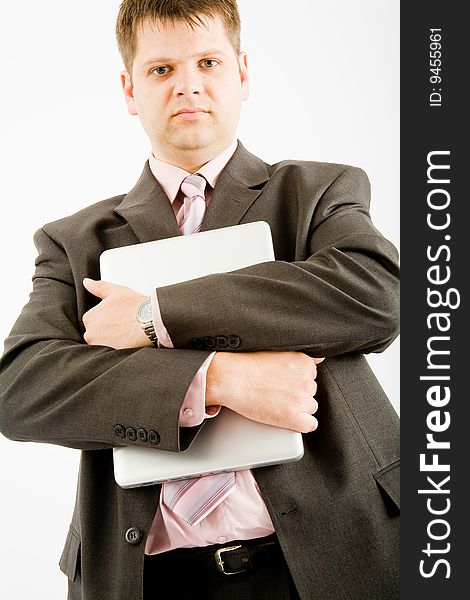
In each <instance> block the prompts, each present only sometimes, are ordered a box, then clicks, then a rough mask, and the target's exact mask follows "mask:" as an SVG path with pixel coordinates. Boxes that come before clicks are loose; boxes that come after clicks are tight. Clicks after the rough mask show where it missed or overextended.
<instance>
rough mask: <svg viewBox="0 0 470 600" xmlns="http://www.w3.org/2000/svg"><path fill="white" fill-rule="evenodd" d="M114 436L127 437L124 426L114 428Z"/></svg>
mask: <svg viewBox="0 0 470 600" xmlns="http://www.w3.org/2000/svg"><path fill="white" fill-rule="evenodd" d="M114 435H115V436H117V437H120V438H123V437H126V430H125V429H124V427H123V426H122V425H115V426H114Z"/></svg>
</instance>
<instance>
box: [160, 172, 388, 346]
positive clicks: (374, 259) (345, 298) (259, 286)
mask: <svg viewBox="0 0 470 600" xmlns="http://www.w3.org/2000/svg"><path fill="white" fill-rule="evenodd" d="M369 201H370V186H369V181H368V178H367V176H366V174H365V173H364V172H363V171H362V170H361V169H357V168H354V167H348V168H346V170H344V171H343V172H342V173H341V174H340V175H339V176H338V177H337V178H336V180H334V181H333V182H332V183H331V185H329V187H327V189H326V190H325V191H324V192H323V193H322V194H321V195H320V197H319V198H315V199H313V200H311V201H308V199H307V202H306V203H305V202H304V205H305V208H303V209H302V208H301V209H300V210H303V211H304V214H303V215H301V218H300V219H299V222H301V223H302V222H303V221H304V220H305V221H306V223H307V227H308V231H306V233H305V234H304V235H303V238H302V233H301V232H300V229H299V239H302V241H301V242H300V243H299V246H301V253H305V255H306V256H305V258H304V259H302V260H295V261H293V262H286V261H280V260H277V261H275V262H269V263H262V264H259V265H255V266H250V267H247V268H244V269H240V270H237V271H233V272H230V273H225V274H216V275H211V276H207V277H202V278H199V279H195V280H193V281H188V282H184V283H179V284H176V285H171V286H166V287H162V288H158V300H159V303H160V309H161V313H162V318H163V322H164V324H165V326H166V328H167V329H168V332H169V335H170V337H171V339H172V341H173V344H174V346H175V348H190V347H201V344H202V347H204V344H205V340H209V342H211V341H212V344H213V340H217V338H218V337H219V339H223V338H225V339H227V336H229V338H230V339H235V340H236V341H237V344H238V347H236V351H252V350H260V349H272V350H285V351H287V350H299V351H304V352H309V353H311V354H313V355H314V356H319V357H320V356H325V357H330V356H335V355H339V354H343V353H348V352H363V353H367V352H378V351H382V350H384V349H385V348H386V347H387V346H388V345H389V344H390V343H391V342H392V341H393V339H395V337H396V336H397V334H398V307H399V291H398V285H399V284H398V276H399V271H398V255H397V251H396V249H395V248H394V246H393V245H392V244H391V243H390V242H388V241H387V240H386V239H385V238H384V237H383V236H382V235H381V234H380V233H379V232H378V231H377V230H376V229H375V227H374V226H373V224H372V222H371V219H370V216H369V210H368V209H369ZM309 210H310V213H309V212H308V211H309ZM304 217H305V219H304ZM206 347H208V346H207V345H206ZM217 349H221V348H217ZM229 349H230V350H234V348H233V347H231V348H229Z"/></svg>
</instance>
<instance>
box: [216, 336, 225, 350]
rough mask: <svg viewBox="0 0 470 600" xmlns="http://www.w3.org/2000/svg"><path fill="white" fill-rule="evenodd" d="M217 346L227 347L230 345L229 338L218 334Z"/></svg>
mask: <svg viewBox="0 0 470 600" xmlns="http://www.w3.org/2000/svg"><path fill="white" fill-rule="evenodd" d="M216 343H217V348H226V347H227V346H228V339H227V338H226V337H225V336H224V335H218V336H217V338H216Z"/></svg>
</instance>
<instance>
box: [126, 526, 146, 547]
mask: <svg viewBox="0 0 470 600" xmlns="http://www.w3.org/2000/svg"><path fill="white" fill-rule="evenodd" d="M141 539H142V532H141V531H140V529H139V528H138V527H130V528H129V529H128V530H127V531H126V542H129V544H132V545H133V546H135V545H136V544H138V543H139V542H140V540H141Z"/></svg>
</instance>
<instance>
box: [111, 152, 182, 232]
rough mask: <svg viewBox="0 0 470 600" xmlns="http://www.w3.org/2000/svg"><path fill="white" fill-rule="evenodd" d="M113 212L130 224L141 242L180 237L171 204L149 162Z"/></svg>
mask: <svg viewBox="0 0 470 600" xmlns="http://www.w3.org/2000/svg"><path fill="white" fill-rule="evenodd" d="M114 210H115V212H116V213H118V214H119V215H121V217H123V218H124V219H125V220H126V221H127V222H128V223H129V225H130V227H131V228H132V230H133V231H134V233H135V235H136V236H137V239H138V240H139V242H150V241H152V240H159V239H165V238H169V237H174V236H177V235H181V234H180V231H179V229H178V223H177V222H176V217H175V214H174V212H173V208H172V207H171V204H170V201H169V200H168V197H167V195H166V194H165V192H164V191H163V189H162V188H161V186H160V184H159V183H158V181H157V180H156V179H155V177H154V176H153V174H152V171H151V170H150V167H149V164H148V162H146V163H145V167H144V170H143V172H142V175H141V176H140V179H139V181H138V182H137V183H136V184H135V186H134V187H133V188H132V190H131V191H130V192H129V193H128V194H127V195H126V196H125V198H124V200H123V201H122V202H121V204H119V205H118V206H117V207H116V208H115V209H114Z"/></svg>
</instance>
